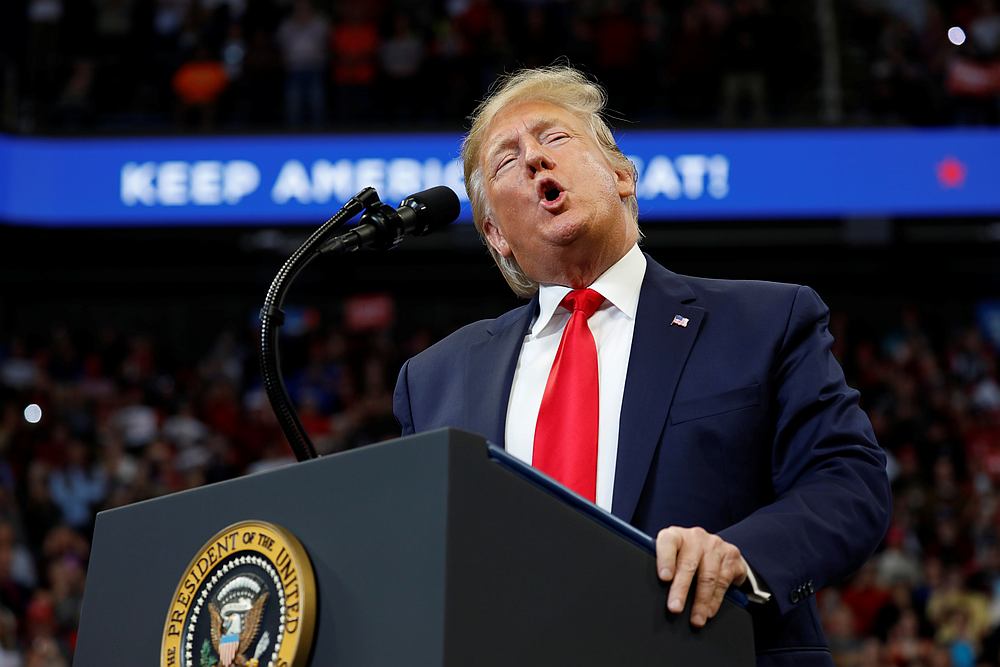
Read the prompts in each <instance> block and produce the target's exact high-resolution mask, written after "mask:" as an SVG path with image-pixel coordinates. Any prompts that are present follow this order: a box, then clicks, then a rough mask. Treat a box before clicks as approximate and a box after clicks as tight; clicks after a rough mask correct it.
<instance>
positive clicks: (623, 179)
mask: <svg viewBox="0 0 1000 667" xmlns="http://www.w3.org/2000/svg"><path fill="white" fill-rule="evenodd" d="M631 166H632V162H631V161H629V167H631ZM635 177H636V176H635V171H634V170H633V169H621V168H618V169H615V183H616V184H617V185H618V196H619V197H621V198H622V199H626V198H628V197H632V196H633V195H635Z"/></svg>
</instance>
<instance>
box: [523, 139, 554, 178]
mask: <svg viewBox="0 0 1000 667" xmlns="http://www.w3.org/2000/svg"><path fill="white" fill-rule="evenodd" d="M524 158H525V159H524V163H525V165H527V167H528V170H529V171H531V173H532V174H536V173H538V172H539V171H547V170H549V169H552V168H553V167H555V166H556V161H555V160H554V159H553V158H552V155H551V154H549V152H548V151H546V150H545V146H543V145H542V144H540V143H539V142H537V141H529V142H528V145H527V147H526V150H525V154H524Z"/></svg>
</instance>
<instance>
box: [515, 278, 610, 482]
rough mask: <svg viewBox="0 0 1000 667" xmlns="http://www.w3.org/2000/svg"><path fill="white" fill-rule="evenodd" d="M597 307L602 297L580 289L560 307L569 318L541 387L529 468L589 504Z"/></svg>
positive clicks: (593, 471) (593, 474)
mask: <svg viewBox="0 0 1000 667" xmlns="http://www.w3.org/2000/svg"><path fill="white" fill-rule="evenodd" d="M602 303H604V297H603V296H601V295H600V294H598V293H597V292H595V291H594V290H592V289H583V290H573V291H572V292H570V293H569V294H567V295H566V296H565V297H564V298H563V300H562V303H561V304H560V305H562V307H563V308H566V309H567V310H569V311H571V312H572V315H571V316H570V318H569V322H567V323H566V328H565V329H563V335H562V340H560V341H559V350H558V351H557V352H556V358H555V361H553V362H552V370H551V371H549V379H548V381H547V382H546V383H545V394H543V395H542V406H541V407H540V408H539V410H538V422H537V423H536V424H535V444H534V450H533V452H532V455H531V465H533V466H534V467H536V468H538V469H539V470H541V471H542V472H544V473H545V474H546V475H548V476H549V477H552V478H554V479H556V480H558V481H559V482H560V483H562V484H564V485H565V486H567V487H569V488H570V489H572V490H573V491H575V492H576V493H578V494H580V495H581V496H583V497H585V498H587V499H589V500H591V501H593V500H595V499H596V496H597V427H598V423H599V421H598V411H599V408H600V394H599V392H598V379H597V345H596V344H595V343H594V335H593V334H592V333H591V332H590V327H589V326H587V320H588V319H590V316H591V315H593V314H594V312H595V311H596V310H597V309H598V307H599V306H600V305H601V304H602Z"/></svg>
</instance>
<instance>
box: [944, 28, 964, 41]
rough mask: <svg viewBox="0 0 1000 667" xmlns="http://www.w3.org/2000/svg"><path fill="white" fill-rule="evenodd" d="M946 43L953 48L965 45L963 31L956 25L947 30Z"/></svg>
mask: <svg viewBox="0 0 1000 667" xmlns="http://www.w3.org/2000/svg"><path fill="white" fill-rule="evenodd" d="M948 41H949V42H951V43H952V44H954V45H955V46H962V44H965V31H964V30H962V29H961V28H959V27H958V26H957V25H953V26H952V27H950V28H948Z"/></svg>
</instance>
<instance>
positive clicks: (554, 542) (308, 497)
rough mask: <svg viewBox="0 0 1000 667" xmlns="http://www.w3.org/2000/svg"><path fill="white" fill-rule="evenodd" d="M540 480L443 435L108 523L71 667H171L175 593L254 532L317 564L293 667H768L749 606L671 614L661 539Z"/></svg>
mask: <svg viewBox="0 0 1000 667" xmlns="http://www.w3.org/2000/svg"><path fill="white" fill-rule="evenodd" d="M525 468H526V466H523V465H521V466H519V465H518V464H517V463H516V462H513V460H512V459H511V458H510V457H509V456H507V455H506V454H505V453H504V452H502V451H498V450H496V448H494V447H492V446H489V445H487V443H486V442H485V441H484V440H483V439H482V438H480V437H478V436H475V435H472V434H469V433H465V432H461V431H457V430H451V429H442V430H439V431H433V432H430V433H425V434H420V435H416V436H411V437H408V438H402V439H399V440H394V441H391V442H387V443H382V444H378V445H371V446H368V447H365V448H362V449H358V450H353V451H349V452H344V453H341V454H336V455H332V456H328V457H324V458H320V459H315V460H312V461H308V462H304V463H298V464H295V465H289V466H287V467H284V468H279V469H276V470H272V471H269V472H264V473H259V474H255V475H249V476H246V477H242V478H239V479H234V480H230V481H226V482H221V483H217V484H212V485H209V486H206V487H202V488H199V489H194V490H190V491H184V492H180V493H176V494H173V495H170V496H166V497H162V498H157V499H154V500H149V501H144V502H140V503H136V504H134V505H130V506H126V507H121V508H117V509H114V510H109V511H106V512H102V513H100V514H99V515H98V518H97V524H96V528H95V533H94V547H93V551H92V554H91V562H90V568H89V572H88V575H87V586H86V591H85V595H84V602H83V610H82V617H81V622H80V630H79V639H78V644H77V650H76V656H75V660H74V665H76V666H79V667H91V666H99V665H124V664H134V665H157V664H165V661H164V660H163V659H162V655H161V640H162V639H164V637H165V627H166V626H165V622H166V621H167V616H168V612H169V611H170V609H171V604H172V602H174V601H175V597H176V595H177V592H178V591H179V590H180V589H181V588H182V587H181V586H179V583H178V582H181V581H182V580H183V578H184V577H185V572H186V571H187V570H186V568H191V567H192V558H193V557H194V556H195V555H196V554H198V553H199V550H200V549H202V548H203V547H204V546H205V544H206V542H208V541H209V540H210V539H211V538H212V537H213V535H216V534H217V533H219V531H221V530H223V529H225V528H226V527H227V526H231V525H232V524H235V523H238V522H241V521H245V520H255V521H263V522H269V523H273V524H275V525H277V526H280V527H281V528H283V529H285V530H286V531H288V532H289V533H290V534H292V535H294V536H295V537H297V538H298V541H299V542H301V545H302V546H303V547H304V549H305V552H306V553H307V554H308V559H309V560H310V561H311V565H312V570H313V572H314V574H315V582H316V583H315V588H316V598H317V600H316V607H315V614H314V618H313V622H314V634H313V640H312V645H311V647H308V646H307V647H305V648H304V649H303V650H302V651H301V656H306V655H307V654H308V655H309V656H310V657H309V659H308V662H305V661H303V659H302V657H300V658H299V659H298V660H296V662H295V663H294V664H295V665H300V664H301V665H305V664H309V665H314V666H317V667H339V666H350V667H361V666H369V665H371V666H386V667H388V666H392V667H399V666H401V665H417V666H421V667H423V666H428V667H430V666H436V665H447V666H471V665H476V666H492V665H497V666H500V665H503V666H505V667H506V666H509V665H522V666H529V665H539V666H541V665H545V666H546V667H552V666H559V665H574V666H584V665H595V666H596V665H600V666H601V667H607V666H610V665H615V666H629V665H676V666H678V667H687V666H695V665H697V666H699V667H711V666H713V665H720V666H721V665H727V666H728V665H733V666H737V667H738V666H743V665H747V666H749V665H753V664H754V649H753V631H752V626H751V620H750V616H749V614H748V613H747V611H746V610H745V609H743V608H741V606H740V605H738V604H736V603H734V602H733V601H731V600H729V599H728V598H727V600H726V602H724V604H723V607H722V609H720V611H719V614H718V615H717V616H716V617H715V618H714V619H712V620H711V621H709V623H708V624H707V625H706V626H705V627H704V628H702V629H700V630H696V629H694V628H692V627H691V625H690V624H689V622H688V613H689V609H688V610H686V611H685V612H684V613H683V614H681V615H679V616H674V615H672V614H669V613H668V612H667V611H666V587H665V585H664V584H662V583H661V582H660V581H658V579H657V577H656V571H655V559H654V556H653V553H652V541H651V540H650V539H649V538H648V537H646V536H643V535H641V534H639V533H637V532H636V531H634V529H631V527H628V526H625V525H624V524H621V522H618V521H617V519H615V518H614V517H612V516H611V515H609V514H607V513H604V512H602V511H601V510H599V509H597V508H595V507H593V506H591V505H589V504H588V503H586V502H585V501H582V500H581V499H579V498H577V497H575V496H572V494H570V493H569V492H566V491H565V490H563V489H561V487H558V486H557V485H553V484H551V483H548V482H547V481H546V480H545V479H544V478H542V477H541V476H540V475H538V474H537V473H534V471H533V470H531V469H530V468H528V469H525ZM689 603H690V601H689ZM200 641H201V640H199V642H200ZM205 641H206V642H207V640H205ZM213 641H214V640H213ZM195 650H196V651H197V646H196V647H195ZM266 655H267V654H266V653H265V658H266ZM176 664H178V665H183V667H189V665H187V664H185V663H184V661H183V660H180V661H178V662H176ZM192 664H193V666H194V667H200V665H201V663H200V662H199V660H198V659H197V656H196V657H195V659H194V660H193V661H192ZM220 664H221V663H220ZM266 664H267V662H266V661H265V660H262V661H261V662H260V665H261V667H264V666H265V665H266Z"/></svg>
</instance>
